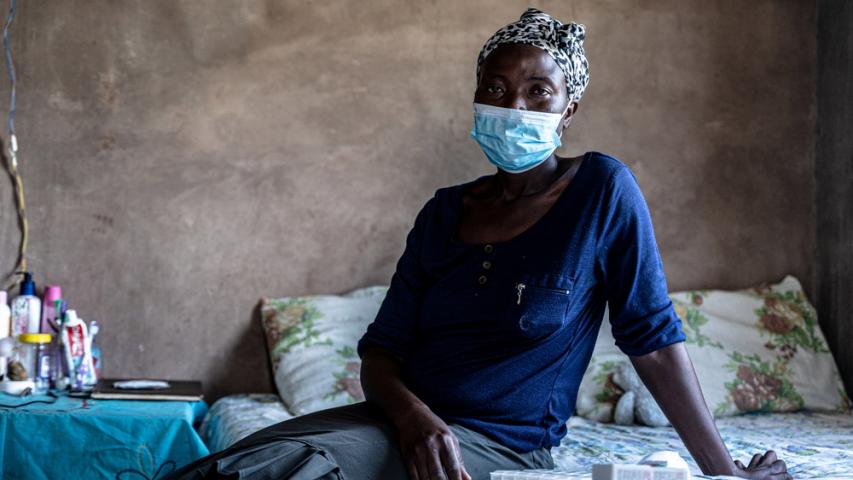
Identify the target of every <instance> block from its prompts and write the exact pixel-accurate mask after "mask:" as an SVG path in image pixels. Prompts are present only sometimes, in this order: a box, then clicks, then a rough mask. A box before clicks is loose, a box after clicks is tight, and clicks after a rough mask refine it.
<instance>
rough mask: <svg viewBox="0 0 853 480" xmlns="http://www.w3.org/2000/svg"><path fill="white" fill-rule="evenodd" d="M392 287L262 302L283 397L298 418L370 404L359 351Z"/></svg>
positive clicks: (278, 386) (262, 314)
mask: <svg viewBox="0 0 853 480" xmlns="http://www.w3.org/2000/svg"><path fill="white" fill-rule="evenodd" d="M387 290H388V287H382V286H379V287H368V288H362V289H358V290H354V291H352V292H350V293H348V294H345V295H340V296H339V295H314V296H305V297H284V298H275V299H267V298H264V299H262V300H261V321H262V322H263V327H264V334H265V336H266V340H267V346H268V347H269V353H270V361H271V363H272V367H273V376H274V378H275V384H276V387H277V388H278V393H279V395H280V396H281V399H282V401H283V402H284V404H285V405H286V406H287V408H288V410H290V412H291V413H293V414H294V415H304V414H306V413H310V412H314V411H317V410H323V409H326V408H332V407H337V406H341V405H346V404H348V403H355V402H359V401H362V400H364V393H363V392H362V390H361V381H360V379H359V371H360V369H361V360H360V359H359V358H358V355H357V354H356V351H355V348H356V344H357V343H358V340H359V339H360V338H361V336H362V335H363V334H364V332H365V331H366V330H367V326H368V325H369V324H370V322H372V321H373V319H374V318H375V317H376V313H377V312H378V311H379V305H380V304H381V303H382V299H383V298H385V293H386V292H387Z"/></svg>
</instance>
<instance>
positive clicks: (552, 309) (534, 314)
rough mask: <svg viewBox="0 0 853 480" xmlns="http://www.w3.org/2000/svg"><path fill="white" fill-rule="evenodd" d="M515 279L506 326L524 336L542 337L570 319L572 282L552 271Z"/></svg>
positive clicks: (520, 276)
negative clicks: (568, 317)
mask: <svg viewBox="0 0 853 480" xmlns="http://www.w3.org/2000/svg"><path fill="white" fill-rule="evenodd" d="M517 278H518V280H517V281H515V282H512V285H511V288H512V292H511V294H509V295H508V297H509V299H510V301H509V302H508V305H507V307H506V309H505V312H506V317H507V318H506V320H507V326H508V327H509V328H510V329H512V330H513V331H515V332H517V333H519V334H520V335H522V336H523V337H526V338H529V339H540V338H544V337H547V336H549V335H551V334H553V333H554V332H556V331H558V330H560V328H562V327H563V326H564V325H566V323H567V322H568V319H567V316H568V312H569V306H570V305H571V298H572V287H573V281H572V279H571V278H569V277H567V276H565V275H558V274H552V273H545V274H521V275H518V277H517Z"/></svg>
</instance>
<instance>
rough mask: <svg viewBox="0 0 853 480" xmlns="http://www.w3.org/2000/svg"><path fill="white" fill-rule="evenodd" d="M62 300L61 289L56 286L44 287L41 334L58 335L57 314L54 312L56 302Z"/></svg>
mask: <svg viewBox="0 0 853 480" xmlns="http://www.w3.org/2000/svg"><path fill="white" fill-rule="evenodd" d="M61 298H62V289H61V288H59V286H58V285H46V286H45V287H44V301H42V306H41V327H40V328H39V331H41V333H58V332H59V329H58V328H57V325H56V320H57V318H58V314H59V312H58V311H56V301H57V300H59V299H61Z"/></svg>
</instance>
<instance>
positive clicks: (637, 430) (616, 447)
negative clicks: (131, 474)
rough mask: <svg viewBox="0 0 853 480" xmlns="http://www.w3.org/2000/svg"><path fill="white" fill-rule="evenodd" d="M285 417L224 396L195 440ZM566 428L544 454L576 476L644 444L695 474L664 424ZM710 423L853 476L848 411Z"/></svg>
mask: <svg viewBox="0 0 853 480" xmlns="http://www.w3.org/2000/svg"><path fill="white" fill-rule="evenodd" d="M292 417H293V415H292V414H290V413H289V412H288V410H287V409H286V408H285V406H284V404H282V402H281V400H280V399H279V397H278V396H277V395H273V394H244V395H232V396H228V397H224V398H222V399H220V400H219V401H217V402H216V403H214V404H213V406H212V407H211V409H210V412H209V413H208V415H207V417H206V418H205V420H204V423H203V424H202V426H201V430H202V432H201V433H202V438H203V439H204V440H205V442H206V443H207V445H208V447H209V448H210V450H211V451H212V452H213V451H219V450H222V449H223V448H226V447H227V446H228V445H231V444H232V443H234V442H236V441H238V440H240V439H241V438H243V437H245V436H247V435H249V434H251V433H253V432H255V431H258V430H260V429H262V428H264V427H267V426H269V425H273V424H275V423H278V422H282V421H284V420H287V419H288V418H292ZM568 426H569V434H568V435H566V437H565V438H563V441H562V443H561V444H560V446H559V447H555V448H553V449H552V450H551V454H552V456H553V457H554V462H555V463H556V464H557V467H558V468H559V469H561V470H564V471H566V472H574V474H575V475H576V476H577V478H588V477H589V473H588V472H589V471H590V470H591V468H592V465H593V464H595V463H608V462H621V463H628V462H632V461H636V460H638V459H639V458H641V457H642V456H643V455H644V454H645V453H647V452H649V451H652V450H676V451H679V452H681V454H682V456H683V457H684V458H685V459H686V460H688V462H690V465H691V468H693V471H694V473H695V474H698V473H700V471H699V470H698V468H697V467H696V465H695V463H693V461H692V459H691V458H690V455H689V454H688V453H687V451H685V450H684V446H683V445H682V443H681V440H679V438H678V435H676V433H675V432H674V431H673V430H672V428H669V427H662V428H652V427H640V426H620V425H615V424H612V423H599V422H596V421H593V420H587V419H583V418H580V417H573V418H572V419H570V420H569V422H568ZM717 426H718V427H719V429H720V432H721V433H722V435H723V439H724V440H725V442H726V445H728V447H729V449H730V450H731V452H732V455H734V456H735V458H740V459H742V460H748V459H749V458H750V457H751V456H752V454H754V453H757V452H759V451H760V452H762V453H763V451H764V450H765V449H774V450H776V452H777V453H778V454H779V456H780V458H782V459H783V460H785V462H786V463H787V464H788V468H789V471H790V472H791V473H792V475H793V476H794V478H797V479H800V478H853V415H851V414H850V413H849V412H848V413H846V414H845V413H809V412H804V413H771V414H748V415H741V416H736V417H726V418H720V419H718V420H717ZM616 439H618V440H616ZM700 478H702V477H701V476H700Z"/></svg>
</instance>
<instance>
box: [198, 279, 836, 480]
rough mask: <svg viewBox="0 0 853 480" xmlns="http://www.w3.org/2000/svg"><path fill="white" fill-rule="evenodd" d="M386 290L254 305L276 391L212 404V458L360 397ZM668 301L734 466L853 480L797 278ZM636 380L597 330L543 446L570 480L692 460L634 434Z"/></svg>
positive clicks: (660, 431) (653, 435)
mask: <svg viewBox="0 0 853 480" xmlns="http://www.w3.org/2000/svg"><path fill="white" fill-rule="evenodd" d="M386 293H387V287H385V286H375V287H367V288H362V289H358V290H354V291H352V292H349V293H347V294H344V295H309V296H304V297H282V298H264V299H263V300H262V301H261V321H262V326H263V329H264V334H265V337H266V341H267V346H268V353H269V356H270V365H271V366H272V370H273V377H274V379H275V384H276V388H277V390H278V395H274V394H255V395H233V396H229V397H225V398H222V399H220V400H219V401H217V402H216V403H215V404H214V405H213V406H212V408H211V410H210V413H209V414H208V416H207V417H206V419H205V421H204V423H203V425H202V437H203V438H204V439H205V441H206V442H207V444H208V446H209V448H210V450H211V451H219V450H222V449H224V448H226V447H228V446H229V445H231V444H232V443H234V442H236V441H237V440H239V439H241V438H243V437H245V436H247V435H249V434H251V433H253V432H255V431H258V430H260V429H262V428H264V427H266V426H268V425H272V424H275V423H278V422H281V421H284V420H287V419H289V418H292V417H294V416H297V415H305V414H308V413H310V412H315V411H318V410H322V409H326V408H333V407H336V406H339V405H344V404H348V403H354V402H358V401H363V400H364V394H363V392H362V390H361V385H360V380H359V372H360V367H361V361H360V358H359V357H358V355H357V352H356V344H357V341H358V339H359V338H360V337H361V336H362V335H363V333H364V331H365V330H366V329H367V326H368V325H369V323H370V322H371V321H372V320H373V319H374V318H375V317H376V312H377V311H378V309H379V306H380V304H381V302H382V301H383V299H384V297H385V295H386ZM670 298H671V300H672V302H673V306H674V308H675V312H676V313H677V315H678V317H679V318H680V319H681V320H682V329H683V331H684V333H685V337H686V340H685V348H686V349H687V350H688V352H689V354H690V357H691V358H692V359H693V364H694V367H695V369H696V374H697V378H698V379H699V381H700V384H701V386H702V392H703V396H704V397H705V400H706V402H707V404H708V407H709V409H710V411H711V412H713V414H714V416H715V417H716V418H717V425H718V426H719V429H720V431H721V433H722V435H723V439H724V441H725V442H726V444H727V446H728V448H729V449H730V451H731V452H732V455H733V456H734V457H735V458H739V459H741V461H746V463H748V460H749V459H750V458H751V456H752V455H753V454H755V453H764V451H765V450H767V449H773V450H775V451H776V452H777V453H778V455H779V457H780V458H782V459H783V460H785V462H786V463H787V464H788V466H789V469H790V471H791V472H792V473H793V475H794V476H795V477H796V478H851V479H853V416H851V401H850V398H849V397H848V396H847V393H846V390H845V387H844V385H843V383H842V381H841V377H840V375H839V373H838V369H837V366H836V364H835V361H834V359H833V358H832V354H831V352H830V351H829V348H828V347H827V343H826V338H825V337H824V336H823V333H822V332H821V330H820V326H819V324H818V321H817V313H816V311H815V309H814V307H813V306H812V305H811V304H810V303H809V302H808V299H807V298H806V295H805V292H804V291H803V289H802V286H801V285H800V283H799V281H798V280H797V279H796V278H794V277H792V276H786V277H785V278H783V279H782V280H781V281H780V282H777V283H774V284H761V285H756V286H754V287H750V288H745V289H741V290H736V291H723V290H693V291H685V292H673V293H671V294H670ZM605 317H607V314H605ZM607 322H608V320H607V319H605V321H604V322H603V324H605V325H606V324H607ZM632 374H633V375H636V373H635V372H634V370H633V367H632V366H631V362H630V359H629V358H628V357H627V356H626V355H625V354H624V353H623V352H621V351H620V350H619V349H618V348H617V347H616V346H615V339H614V338H613V336H612V335H611V332H610V329H609V328H605V327H602V328H600V330H599V336H598V339H597V341H596V346H595V351H594V352H593V355H592V358H591V360H590V363H589V366H588V368H587V371H586V372H585V373H584V375H583V380H582V382H581V384H580V387H579V390H578V396H577V404H576V408H575V416H574V417H573V418H571V419H570V420H569V422H568V426H569V433H568V435H566V437H565V438H564V439H563V441H562V443H561V445H559V446H558V447H555V448H553V449H552V451H551V454H552V456H553V457H554V461H555V463H556V466H557V467H558V469H560V470H562V471H564V472H569V473H568V476H569V478H589V472H590V471H591V467H592V465H593V464H596V463H610V462H619V463H630V462H636V461H637V460H639V459H640V458H642V457H643V456H645V455H646V454H649V453H651V452H653V451H656V450H675V451H678V452H680V453H681V455H682V456H683V457H684V458H685V459H686V460H688V461H690V462H692V460H691V457H690V455H689V454H688V453H687V451H686V450H685V449H684V446H683V444H682V441H681V440H680V439H679V437H678V436H677V435H676V434H675V432H674V431H673V430H672V429H671V428H669V427H659V428H652V427H647V426H643V425H655V424H666V423H667V422H666V421H665V417H663V414H662V413H660V414H659V417H663V419H664V421H663V422H657V421H649V420H652V419H650V418H644V417H642V416H640V415H637V416H636V418H626V417H625V415H624V414H625V413H626V412H635V413H636V412H641V411H647V409H644V408H641V407H644V406H648V400H650V398H651V394H650V393H649V392H648V391H647V390H646V391H644V390H643V389H642V388H643V387H641V385H640V382H639V379H636V380H637V381H636V382H633V381H626V380H627V379H628V378H629V377H630V376H631V375H632ZM626 393H632V394H633V395H626ZM642 399H645V400H646V401H647V402H646V403H641V400H642ZM652 401H653V400H652ZM758 412H762V413H758ZM620 424H621V425H620ZM692 468H693V469H694V473H696V474H699V473H700V472H699V470H698V468H697V467H696V465H695V464H692Z"/></svg>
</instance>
